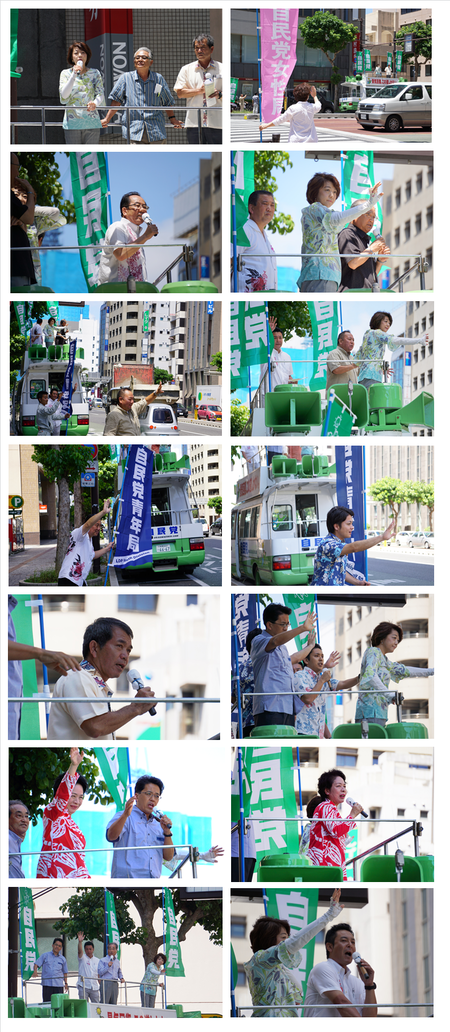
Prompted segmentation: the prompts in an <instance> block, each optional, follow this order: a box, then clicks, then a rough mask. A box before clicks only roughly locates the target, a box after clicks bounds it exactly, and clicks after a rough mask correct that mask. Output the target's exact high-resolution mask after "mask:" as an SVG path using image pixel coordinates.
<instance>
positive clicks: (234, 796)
mask: <svg viewBox="0 0 450 1032" xmlns="http://www.w3.org/2000/svg"><path fill="white" fill-rule="evenodd" d="M249 753H250V749H241V774H242V799H243V806H244V817H248V816H249V814H250V798H251V794H252V786H251V781H250V769H249V766H248V763H249V757H248V754H249ZM240 805H241V804H240V794H239V761H238V749H235V752H234V766H233V770H232V773H231V821H232V824H236V823H237V821H238V820H239V816H240Z"/></svg>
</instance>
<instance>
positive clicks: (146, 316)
mask: <svg viewBox="0 0 450 1032" xmlns="http://www.w3.org/2000/svg"><path fill="white" fill-rule="evenodd" d="M148 324H149V311H148V308H147V311H146V312H144V315H143V317H142V329H143V331H144V333H148Z"/></svg>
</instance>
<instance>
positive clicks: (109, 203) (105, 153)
mask: <svg viewBox="0 0 450 1032" xmlns="http://www.w3.org/2000/svg"><path fill="white" fill-rule="evenodd" d="M104 156H105V169H106V185H107V187H108V211H109V224H110V225H111V224H112V222H113V221H114V220H113V214H112V206H111V187H110V185H109V164H108V153H107V151H104Z"/></svg>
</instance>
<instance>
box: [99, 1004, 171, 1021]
mask: <svg viewBox="0 0 450 1032" xmlns="http://www.w3.org/2000/svg"><path fill="white" fill-rule="evenodd" d="M176 1017H177V1012H176V1011H175V1010H157V1009H156V1007H155V1008H154V1009H152V1010H150V1008H149V1007H128V1006H127V1005H126V1004H125V1003H124V1004H122V1003H115V1004H112V1003H88V1018H172V1019H173V1018H176Z"/></svg>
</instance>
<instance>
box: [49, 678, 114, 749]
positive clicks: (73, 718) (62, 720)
mask: <svg viewBox="0 0 450 1032" xmlns="http://www.w3.org/2000/svg"><path fill="white" fill-rule="evenodd" d="M110 695H112V691H111V689H110V688H108V686H107V685H106V684H105V683H104V682H103V681H102V680H101V678H100V677H99V675H98V674H96V672H95V670H94V668H93V667H90V668H89V669H87V670H86V669H85V670H69V673H68V674H66V676H65V677H64V676H63V677H60V678H59V680H58V681H57V682H56V684H55V687H54V689H53V698H54V699H61V702H60V703H57V702H52V703H51V706H50V720H49V724H48V731H47V738H59V739H61V740H62V739H65V740H66V741H69V742H78V741H92V739H91V736H90V735H87V734H86V733H85V731H83V729H82V727H81V725H82V724H83V722H84V721H85V720H90V718H91V717H97V716H101V715H102V714H103V713H108V711H109V704H108V697H109V696H110ZM75 696H78V697H79V698H80V699H83V700H84V701H83V702H64V699H65V698H74V697H75ZM114 737H115V736H114V735H113V734H112V735H102V738H114Z"/></svg>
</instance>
